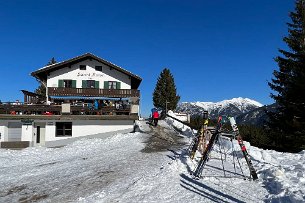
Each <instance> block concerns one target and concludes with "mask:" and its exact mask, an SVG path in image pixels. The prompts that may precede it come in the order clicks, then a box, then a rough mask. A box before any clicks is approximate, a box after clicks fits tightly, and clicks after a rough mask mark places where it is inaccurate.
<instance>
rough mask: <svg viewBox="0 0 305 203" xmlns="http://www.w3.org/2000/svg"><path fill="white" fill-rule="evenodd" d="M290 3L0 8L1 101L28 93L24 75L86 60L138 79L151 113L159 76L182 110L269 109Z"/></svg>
mask: <svg viewBox="0 0 305 203" xmlns="http://www.w3.org/2000/svg"><path fill="white" fill-rule="evenodd" d="M293 9H294V1H293V0H285V1H279V0H247V1H245V0H234V1H232V0H218V1H210V0H209V1H208V0H202V1H185V0H177V1H174V0H166V1H165V0H137V1H134V0H129V1H123V0H116V1H103V0H100V1H91V0H87V1H76V0H74V1H72V0H70V1H65V0H29V1H24V0H11V1H0V45H1V46H0V62H1V64H0V67H1V77H0V78H1V79H0V83H1V85H0V92H1V93H0V99H1V100H2V101H14V100H16V99H20V100H23V95H22V94H21V92H20V90H21V89H26V90H29V91H34V89H36V87H37V86H38V83H37V82H36V80H35V79H34V78H32V77H31V76H29V74H30V72H32V71H35V70H37V69H38V68H40V67H42V66H44V65H45V64H46V63H47V62H48V61H49V60H50V59H51V58H52V57H55V59H56V60H57V61H62V60H66V59H69V58H72V57H75V56H78V55H81V54H84V53H87V52H91V53H93V54H95V55H97V56H99V57H101V58H104V59H106V60H108V61H111V62H113V63H115V64H117V65H119V66H121V67H123V68H125V69H127V70H129V71H131V72H133V73H135V74H137V75H139V76H141V77H142V78H143V82H142V84H141V86H140V90H141V95H142V96H141V105H142V114H144V115H145V114H146V115H148V114H149V110H150V109H151V107H152V92H153V90H154V87H155V84H156V81H157V77H158V76H159V74H160V72H161V71H162V70H163V69H164V68H165V67H166V68H169V69H170V70H171V72H172V74H173V75H174V78H175V83H176V86H177V91H178V94H179V95H180V96H181V100H180V101H181V102H184V101H213V102H216V101H221V100H224V99H231V98H233V97H248V98H251V99H254V100H256V101H258V102H261V103H263V104H270V103H273V100H272V99H271V98H270V97H269V95H270V92H271V90H270V88H269V87H268V85H267V81H268V80H270V79H271V78H272V72H273V70H274V69H277V68H278V67H277V64H276V63H275V62H274V60H273V59H274V57H276V56H277V55H278V54H279V52H278V49H279V48H284V49H285V48H286V45H285V44H284V42H283V41H282V38H283V37H284V36H286V35H287V25H286V23H287V22H289V21H290V19H289V17H288V14H289V11H292V10H293Z"/></svg>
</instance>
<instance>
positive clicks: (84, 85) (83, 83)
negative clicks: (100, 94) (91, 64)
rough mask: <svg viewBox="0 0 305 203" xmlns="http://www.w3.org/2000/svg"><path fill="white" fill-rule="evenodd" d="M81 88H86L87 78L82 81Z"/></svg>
mask: <svg viewBox="0 0 305 203" xmlns="http://www.w3.org/2000/svg"><path fill="white" fill-rule="evenodd" d="M82 88H87V80H83V81H82Z"/></svg>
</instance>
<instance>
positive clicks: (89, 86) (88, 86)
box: [86, 80, 95, 88]
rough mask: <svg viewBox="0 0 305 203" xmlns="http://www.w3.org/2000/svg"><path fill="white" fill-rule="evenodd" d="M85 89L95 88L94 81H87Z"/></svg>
mask: <svg viewBox="0 0 305 203" xmlns="http://www.w3.org/2000/svg"><path fill="white" fill-rule="evenodd" d="M86 86H87V88H95V81H94V80H87V85H86Z"/></svg>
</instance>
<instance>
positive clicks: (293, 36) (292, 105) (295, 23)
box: [268, 0, 305, 151]
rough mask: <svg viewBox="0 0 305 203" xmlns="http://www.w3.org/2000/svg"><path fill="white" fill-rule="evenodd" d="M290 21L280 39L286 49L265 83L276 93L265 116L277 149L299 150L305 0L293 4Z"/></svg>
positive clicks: (304, 119) (303, 141) (304, 122)
mask: <svg viewBox="0 0 305 203" xmlns="http://www.w3.org/2000/svg"><path fill="white" fill-rule="evenodd" d="M290 18H291V21H292V22H291V23H287V25H288V36H286V37H284V38H283V41H284V42H285V43H286V44H287V46H288V47H289V50H288V51H285V50H283V49H280V50H279V52H280V53H281V56H278V57H276V58H275V61H276V62H277V63H278V66H279V70H275V71H274V73H273V75H274V78H273V79H272V80H271V82H269V83H268V84H269V86H270V87H271V89H272V90H274V91H275V92H277V94H271V97H272V98H273V99H275V101H276V102H277V104H278V107H277V111H276V112H275V113H270V114H269V116H270V122H269V127H270V129H271V130H272V131H273V132H274V134H273V137H274V142H275V145H276V146H277V147H280V148H282V150H283V151H299V150H301V149H304V148H305V129H304V128H305V0H297V1H296V6H295V11H294V12H291V13H290Z"/></svg>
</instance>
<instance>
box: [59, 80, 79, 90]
mask: <svg viewBox="0 0 305 203" xmlns="http://www.w3.org/2000/svg"><path fill="white" fill-rule="evenodd" d="M58 87H68V88H76V80H58Z"/></svg>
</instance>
